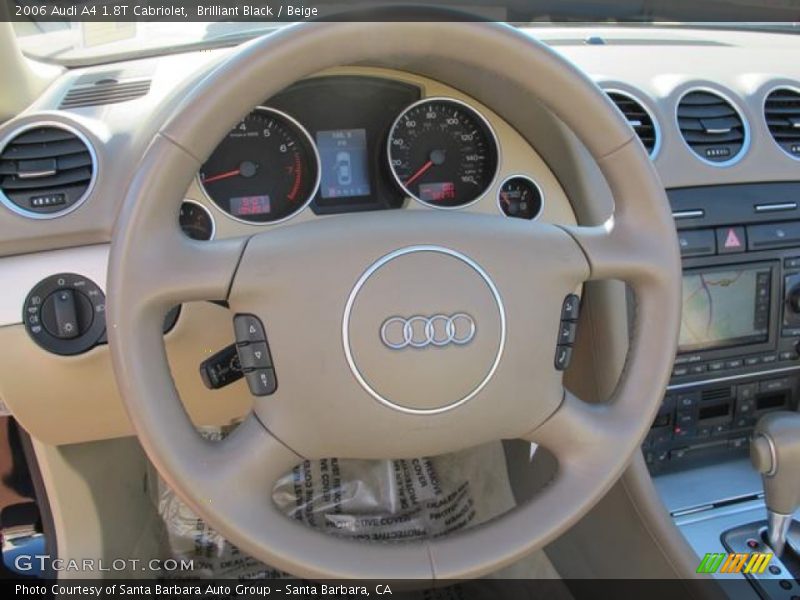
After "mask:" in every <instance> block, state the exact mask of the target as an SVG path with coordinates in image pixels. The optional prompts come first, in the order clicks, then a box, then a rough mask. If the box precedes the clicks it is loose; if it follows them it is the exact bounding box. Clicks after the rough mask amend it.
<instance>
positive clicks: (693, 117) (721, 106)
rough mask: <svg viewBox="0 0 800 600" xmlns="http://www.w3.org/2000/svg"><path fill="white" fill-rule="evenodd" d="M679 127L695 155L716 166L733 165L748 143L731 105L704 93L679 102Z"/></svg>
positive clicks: (690, 93) (689, 95)
mask: <svg viewBox="0 0 800 600" xmlns="http://www.w3.org/2000/svg"><path fill="white" fill-rule="evenodd" d="M678 127H679V128H680V130H681V134H682V135H683V139H684V140H686V143H687V144H688V145H689V147H690V148H691V149H692V150H694V153H695V154H697V156H699V157H700V158H701V159H703V160H704V161H706V162H708V163H710V164H713V165H715V166H726V165H729V164H732V163H733V162H735V161H736V160H737V158H738V157H739V156H740V155H743V154H744V151H745V149H746V147H747V144H748V142H749V140H748V128H747V123H746V122H745V120H744V119H743V118H742V116H741V115H740V114H739V112H738V111H737V110H736V108H734V106H733V104H732V103H731V102H730V101H728V100H727V99H726V98H723V97H722V96H720V95H719V94H717V93H714V92H708V91H705V90H695V91H692V92H689V93H687V94H686V95H684V96H683V98H681V101H680V102H679V103H678Z"/></svg>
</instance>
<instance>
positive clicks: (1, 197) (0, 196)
mask: <svg viewBox="0 0 800 600" xmlns="http://www.w3.org/2000/svg"><path fill="white" fill-rule="evenodd" d="M39 127H53V128H56V129H63V130H64V131H67V132H69V133H71V134H72V135H74V136H75V137H77V138H78V139H79V140H80V141H81V142H83V143H84V145H85V146H86V150H87V151H88V152H89V156H90V157H91V159H92V177H91V179H89V185H88V186H86V191H85V192H83V195H82V196H81V197H80V198H78V199H77V200H76V201H75V202H73V203H72V204H71V205H70V206H68V207H66V208H64V209H63V210H57V211H54V212H49V213H38V212H34V211H31V210H26V209H24V208H21V207H19V206H17V205H16V204H14V203H13V202H12V201H11V200H10V199H9V198H8V197H7V196H6V195H5V193H4V192H3V191H2V190H0V204H3V206H5V207H6V208H7V209H9V210H10V211H11V212H13V213H16V214H18V215H20V216H22V217H25V218H28V219H36V220H42V221H43V220H47V219H57V218H58V217H63V216H64V215H68V214H69V213H71V212H73V211H75V210H77V209H78V208H79V207H80V206H82V205H83V203H84V202H86V200H87V199H88V198H89V196H91V195H92V191H93V190H94V186H95V183H96V182H97V174H98V172H99V170H100V166H99V164H98V162H97V153H96V152H95V149H94V145H93V144H92V142H91V141H89V138H88V137H87V136H86V135H85V134H84V133H83V132H82V131H81V130H80V129H78V128H77V126H74V125H69V124H67V123H62V122H61V121H33V122H30V123H26V124H25V125H22V126H20V127H17V128H16V129H12V130H11V131H10V132H9V133H8V134H7V135H6V136H5V137H4V138H3V140H2V141H0V154H2V153H3V152H4V151H5V149H6V146H7V145H8V144H9V142H11V141H12V140H13V139H14V138H16V137H17V136H19V135H20V134H22V133H25V132H26V131H30V130H31V129H37V128H39Z"/></svg>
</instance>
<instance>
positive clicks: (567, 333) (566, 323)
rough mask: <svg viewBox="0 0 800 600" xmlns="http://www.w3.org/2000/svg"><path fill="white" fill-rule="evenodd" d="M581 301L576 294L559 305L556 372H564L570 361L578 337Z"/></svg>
mask: <svg viewBox="0 0 800 600" xmlns="http://www.w3.org/2000/svg"><path fill="white" fill-rule="evenodd" d="M580 304H581V299H580V298H579V297H578V295H577V294H569V295H568V296H567V297H566V298H564V303H563V304H562V305H561V323H560V324H559V329H558V341H557V342H556V344H557V345H556V358H555V361H554V365H555V368H556V370H558V371H564V370H565V369H566V368H567V367H568V366H569V363H570V360H572V344H573V343H574V342H575V337H576V336H577V335H578V323H577V321H578V315H579V314H580Z"/></svg>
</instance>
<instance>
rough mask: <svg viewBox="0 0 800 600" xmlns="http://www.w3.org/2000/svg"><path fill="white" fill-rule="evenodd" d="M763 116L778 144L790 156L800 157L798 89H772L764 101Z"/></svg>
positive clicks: (799, 98) (799, 92) (799, 97)
mask: <svg viewBox="0 0 800 600" xmlns="http://www.w3.org/2000/svg"><path fill="white" fill-rule="evenodd" d="M764 118H765V119H766V121H767V127H769V132H770V133H771V134H772V138H773V139H774V140H775V142H776V143H777V144H778V146H780V147H781V149H782V150H783V151H784V152H786V153H787V154H788V155H789V156H791V157H792V158H796V159H800V91H798V90H797V89H794V88H777V89H775V90H772V91H771V92H770V93H769V95H768V96H767V99H766V101H765V102H764Z"/></svg>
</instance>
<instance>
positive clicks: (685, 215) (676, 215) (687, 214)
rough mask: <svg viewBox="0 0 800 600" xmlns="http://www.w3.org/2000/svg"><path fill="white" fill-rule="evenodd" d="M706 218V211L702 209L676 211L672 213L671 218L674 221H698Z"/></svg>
mask: <svg viewBox="0 0 800 600" xmlns="http://www.w3.org/2000/svg"><path fill="white" fill-rule="evenodd" d="M705 216H706V211H704V210H702V209H699V208H698V209H696V210H676V211H673V213H672V218H673V219H675V220H676V221H678V220H680V219H698V218H701V217H705Z"/></svg>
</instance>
